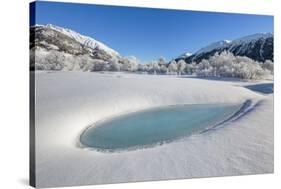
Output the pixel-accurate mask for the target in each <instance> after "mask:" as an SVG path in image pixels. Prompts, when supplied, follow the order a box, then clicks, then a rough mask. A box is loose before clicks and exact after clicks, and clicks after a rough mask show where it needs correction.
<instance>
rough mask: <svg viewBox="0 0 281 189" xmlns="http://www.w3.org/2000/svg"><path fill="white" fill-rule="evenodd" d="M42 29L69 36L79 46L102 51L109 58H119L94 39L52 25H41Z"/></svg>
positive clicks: (114, 52)
mask: <svg viewBox="0 0 281 189" xmlns="http://www.w3.org/2000/svg"><path fill="white" fill-rule="evenodd" d="M43 27H45V28H48V29H52V30H56V31H58V32H61V33H63V34H65V35H67V36H69V37H70V38H72V39H74V40H76V41H77V42H79V43H80V44H82V45H84V46H86V47H89V48H92V49H98V50H104V51H106V52H107V53H108V54H110V55H111V56H119V53H118V52H117V51H115V50H113V49H111V48H109V47H108V46H107V45H105V44H104V43H102V42H100V41H97V40H96V39H93V38H91V37H89V36H85V35H82V34H80V33H78V32H76V31H73V30H71V29H68V28H63V27H60V26H56V25H53V24H47V25H43Z"/></svg>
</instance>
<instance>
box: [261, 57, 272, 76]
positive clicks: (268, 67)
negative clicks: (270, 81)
mask: <svg viewBox="0 0 281 189" xmlns="http://www.w3.org/2000/svg"><path fill="white" fill-rule="evenodd" d="M262 68H263V69H266V70H269V71H270V73H271V74H273V70H274V64H273V62H272V61H271V60H266V61H265V62H264V63H263V64H262Z"/></svg>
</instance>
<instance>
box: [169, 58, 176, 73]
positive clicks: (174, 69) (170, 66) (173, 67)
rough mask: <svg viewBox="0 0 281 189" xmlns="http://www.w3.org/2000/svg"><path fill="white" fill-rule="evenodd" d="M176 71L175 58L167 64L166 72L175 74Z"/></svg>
mask: <svg viewBox="0 0 281 189" xmlns="http://www.w3.org/2000/svg"><path fill="white" fill-rule="evenodd" d="M177 71H178V66H177V62H176V61H175V60H172V61H171V62H170V64H169V66H168V72H169V73H170V74H176V73H177Z"/></svg>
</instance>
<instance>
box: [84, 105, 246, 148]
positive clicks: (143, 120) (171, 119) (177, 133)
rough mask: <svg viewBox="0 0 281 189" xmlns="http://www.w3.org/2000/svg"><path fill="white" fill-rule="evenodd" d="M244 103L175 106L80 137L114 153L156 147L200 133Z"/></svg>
mask: <svg viewBox="0 0 281 189" xmlns="http://www.w3.org/2000/svg"><path fill="white" fill-rule="evenodd" d="M241 106H242V105H241V104H202V105H174V106H165V107H161V108H152V109H148V110H143V111H138V112H133V113H128V114H126V115H122V116H117V117H113V118H111V119H107V120H104V121H101V122H98V123H96V124H95V125H93V127H89V128H87V129H86V130H85V131H84V132H83V133H82V135H81V136H80V142H81V143H82V144H83V145H84V146H86V147H90V148H94V149H98V150H105V151H114V150H126V149H136V148H144V147H152V146H154V145H157V144H163V143H166V142H170V141H172V140H175V139H179V138H182V137H186V136H189V135H191V134H194V133H200V132H201V131H204V130H205V129H207V128H208V127H211V126H214V125H216V124H219V123H220V122H222V121H224V120H226V119H228V118H229V117H231V116H232V115H234V114H235V112H237V111H238V110H239V109H240V108H241Z"/></svg>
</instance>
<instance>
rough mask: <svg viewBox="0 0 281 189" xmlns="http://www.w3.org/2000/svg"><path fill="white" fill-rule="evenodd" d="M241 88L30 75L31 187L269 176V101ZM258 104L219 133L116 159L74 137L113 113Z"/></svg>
mask: <svg viewBox="0 0 281 189" xmlns="http://www.w3.org/2000/svg"><path fill="white" fill-rule="evenodd" d="M242 85H245V83H242V82H224V81H210V80H204V79H196V78H177V77H175V76H159V75H158V76H157V75H137V74H124V73H112V74H110V73H105V74H101V73H81V72H51V73H46V72H38V73H36V116H35V117H36V120H35V121H36V174H37V177H36V182H37V184H38V187H50V186H70V185H84V184H100V183H114V182H130V181H144V180H159V179H173V178H193V177H208V176H224V175H237V174H257V173H269V172H272V171H273V100H272V95H263V94H259V93H255V92H253V91H251V90H249V89H247V88H245V87H242ZM246 100H252V101H253V102H254V103H255V102H258V101H260V102H261V103H259V106H257V107H256V108H255V109H254V110H253V111H251V112H249V113H248V114H247V115H246V116H244V117H242V118H240V119H239V120H237V121H235V122H233V123H230V124H228V125H226V126H224V127H220V128H219V129H216V130H213V131H211V132H206V133H204V134H200V135H193V136H192V137H188V138H185V139H182V140H180V141H175V142H172V143H169V144H165V145H162V146H157V147H154V148H148V149H139V150H136V151H128V152H120V153H102V152H96V151H90V150H87V149H82V148H79V146H78V145H77V140H78V137H79V135H80V133H81V132H82V131H83V129H85V128H86V127H87V126H89V125H90V124H92V123H93V122H95V121H98V120H100V119H104V118H106V117H110V116H114V115H117V114H120V113H125V112H131V111H136V110H139V109H144V108H149V107H155V106H162V105H172V104H198V103H200V104H205V103H243V102H245V101H246Z"/></svg>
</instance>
